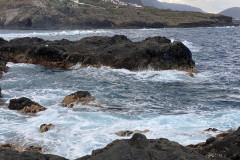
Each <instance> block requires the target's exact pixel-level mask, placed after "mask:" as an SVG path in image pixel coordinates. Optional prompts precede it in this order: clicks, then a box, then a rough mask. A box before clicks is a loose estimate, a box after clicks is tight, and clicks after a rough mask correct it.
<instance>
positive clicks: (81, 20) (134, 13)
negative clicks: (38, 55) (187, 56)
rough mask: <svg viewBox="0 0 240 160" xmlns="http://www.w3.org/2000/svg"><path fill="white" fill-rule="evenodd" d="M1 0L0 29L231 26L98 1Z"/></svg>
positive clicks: (208, 17)
mask: <svg viewBox="0 0 240 160" xmlns="http://www.w3.org/2000/svg"><path fill="white" fill-rule="evenodd" d="M80 2H81V5H78V4H76V3H73V2H71V1H70V0H63V1H61V2H60V1H59V0H2V1H1V3H0V29H91V28H162V27H209V26H224V25H231V24H232V19H231V18H230V17H226V16H222V15H215V14H204V13H199V12H185V11H171V10H159V9H157V8H153V7H140V8H139V7H134V6H132V5H115V4H113V3H110V2H106V3H104V2H103V1H102V0H81V1H80Z"/></svg>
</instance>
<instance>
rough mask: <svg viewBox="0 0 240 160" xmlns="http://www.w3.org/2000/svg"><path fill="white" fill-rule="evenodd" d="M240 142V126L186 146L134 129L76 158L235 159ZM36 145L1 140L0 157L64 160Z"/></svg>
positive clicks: (10, 159) (114, 159)
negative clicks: (20, 148) (22, 147)
mask: <svg viewBox="0 0 240 160" xmlns="http://www.w3.org/2000/svg"><path fill="white" fill-rule="evenodd" d="M223 135H224V136H223ZM239 143H240V128H238V129H237V130H234V131H232V132H227V133H224V134H221V135H220V136H217V137H211V138H209V139H207V140H206V142H203V143H200V144H197V145H189V146H186V147H185V146H182V145H180V144H178V143H177V142H173V141H169V140H168V139H165V138H159V139H147V138H146V136H145V135H143V134H140V133H135V134H134V135H133V136H132V138H131V139H122V140H115V141H113V142H112V143H110V144H108V145H107V146H106V147H104V148H102V149H97V150H94V151H92V154H91V155H87V156H84V157H81V158H77V159H76V160H129V159H130V160H152V159H156V160H190V159H191V160H238V159H239V158H240V146H239ZM39 148H40V149H41V147H38V146H28V147H27V149H26V147H25V150H23V151H18V150H17V149H16V148H14V147H13V146H12V145H11V144H2V145H0V159H4V160H15V159H18V160H26V159H29V160H30V159H31V160H32V159H34V160H66V158H64V157H60V156H57V155H52V154H43V153H41V152H40V151H41V150H39Z"/></svg>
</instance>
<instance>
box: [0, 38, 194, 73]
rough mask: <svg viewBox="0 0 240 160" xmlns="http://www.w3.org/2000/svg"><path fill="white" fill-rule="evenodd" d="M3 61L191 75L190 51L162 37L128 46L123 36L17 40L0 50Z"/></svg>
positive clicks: (192, 70) (191, 61) (61, 66)
mask: <svg viewBox="0 0 240 160" xmlns="http://www.w3.org/2000/svg"><path fill="white" fill-rule="evenodd" d="M0 52H2V55H3V57H4V58H5V59H6V60H7V61H10V62H23V63H32V64H40V65H45V66H50V67H60V68H70V67H71V66H74V65H76V64H77V63H81V65H82V67H86V66H94V67H100V66H110V67H112V68H119V69H121V68H125V69H128V70H131V71H139V70H144V69H147V68H149V67H151V68H153V69H155V70H169V69H177V70H185V71H189V72H195V71H196V69H195V62H194V61H193V59H192V54H191V52H190V50H189V49H188V48H187V47H186V46H185V45H184V44H183V43H181V42H173V43H171V41H170V40H169V39H167V38H165V37H151V38H146V39H145V40H143V41H141V42H132V41H130V40H129V39H128V38H127V37H126V36H123V35H115V36H114V37H87V38H83V39H81V40H79V41H75V42H72V41H68V40H66V39H63V40H60V41H44V40H43V39H40V38H19V39H14V40H11V41H9V42H8V43H6V44H4V45H2V46H1V47H0Z"/></svg>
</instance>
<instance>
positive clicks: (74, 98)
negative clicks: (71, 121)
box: [62, 91, 95, 108]
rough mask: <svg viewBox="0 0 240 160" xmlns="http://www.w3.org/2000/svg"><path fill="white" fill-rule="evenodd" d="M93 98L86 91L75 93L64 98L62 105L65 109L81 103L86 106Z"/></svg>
mask: <svg viewBox="0 0 240 160" xmlns="http://www.w3.org/2000/svg"><path fill="white" fill-rule="evenodd" d="M94 100H95V98H94V97H93V96H92V95H91V94H90V93H89V92H88V91H77V92H75V93H72V94H70V95H68V96H66V97H65V98H64V99H63V100H62V103H63V105H64V106H65V107H70V108H72V107H73V106H74V104H78V103H82V104H88V103H89V102H90V101H94Z"/></svg>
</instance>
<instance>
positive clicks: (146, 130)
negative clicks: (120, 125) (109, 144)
mask: <svg viewBox="0 0 240 160" xmlns="http://www.w3.org/2000/svg"><path fill="white" fill-rule="evenodd" d="M148 132H149V130H148V129H145V130H143V131H141V130H134V131H129V130H126V131H119V132H116V133H115V134H116V135H118V136H120V137H127V136H131V135H133V134H135V133H141V134H144V133H148Z"/></svg>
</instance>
